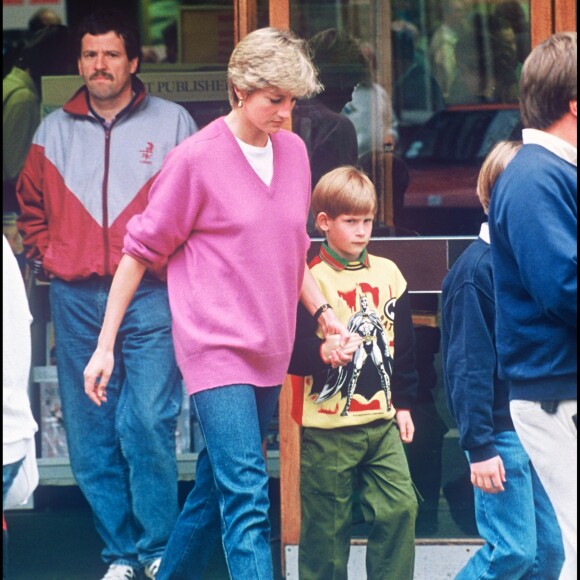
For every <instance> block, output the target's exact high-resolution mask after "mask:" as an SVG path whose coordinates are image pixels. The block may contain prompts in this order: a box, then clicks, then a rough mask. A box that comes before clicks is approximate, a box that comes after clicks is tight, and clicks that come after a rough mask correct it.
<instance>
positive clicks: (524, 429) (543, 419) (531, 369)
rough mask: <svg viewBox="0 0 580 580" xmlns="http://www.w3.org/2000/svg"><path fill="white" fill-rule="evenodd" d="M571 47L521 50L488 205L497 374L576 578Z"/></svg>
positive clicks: (567, 43)
mask: <svg viewBox="0 0 580 580" xmlns="http://www.w3.org/2000/svg"><path fill="white" fill-rule="evenodd" d="M577 55H578V48H577V34H576V32H569V33H557V34H554V35H552V36H551V37H550V38H549V39H548V40H546V41H545V42H543V43H542V44H540V45H538V46H537V47H536V48H535V49H534V50H533V51H532V52H531V54H530V56H529V57H528V58H527V59H526V62H525V63H524V67H523V70H522V76H521V80H520V110H521V117H522V122H523V124H524V127H525V128H524V131H523V142H524V145H523V147H522V149H521V150H520V151H519V152H518V154H517V155H516V156H515V158H514V159H513V161H512V162H511V163H510V164H509V166H508V167H507V168H506V170H505V171H504V173H503V174H502V175H501V177H500V178H499V179H498V182H497V184H496V187H495V189H494V192H493V197H492V200H491V205H490V211H489V228H490V236H491V258H492V266H493V272H494V280H495V296H496V306H497V314H496V316H497V317H496V346H497V353H498V362H499V376H500V378H502V379H503V380H506V381H507V382H508V384H509V393H510V411H511V415H512V418H513V421H514V425H515V428H516V431H517V433H518V435H519V437H520V439H521V441H522V444H523V445H524V447H525V449H526V451H527V452H528V454H529V456H530V458H531V460H532V463H533V465H534V467H535V468H536V470H537V472H538V475H539V477H540V479H541V481H542V483H543V485H544V487H545V489H546V492H547V493H548V496H549V497H550V500H551V502H552V505H553V506H554V509H555V511H556V515H557V517H558V522H559V524H560V528H561V530H562V536H563V540H564V549H565V553H566V560H565V563H564V567H563V569H562V575H561V576H560V579H561V580H568V579H572V578H577V544H576V542H577V515H576V513H577V510H576V502H577V481H578V477H577V450H578V443H577V427H576V416H577V407H578V402H577V398H578V394H577V393H578V390H577V378H578V366H577V338H576V335H577V328H576V327H577V312H578V309H577V296H578V279H577V267H578V260H577V248H576V245H577V226H578V193H577V182H578V176H577V152H578V149H577V147H578V125H577V121H578V100H577V86H576V85H577V62H578V57H577Z"/></svg>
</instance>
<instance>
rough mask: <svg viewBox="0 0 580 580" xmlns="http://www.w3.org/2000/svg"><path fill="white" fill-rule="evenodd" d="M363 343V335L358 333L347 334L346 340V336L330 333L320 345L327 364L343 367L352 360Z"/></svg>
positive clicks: (323, 358)
mask: <svg viewBox="0 0 580 580" xmlns="http://www.w3.org/2000/svg"><path fill="white" fill-rule="evenodd" d="M361 344H362V337H361V336H360V335H359V334H356V333H353V334H347V336H346V342H345V338H344V336H342V335H340V334H330V335H328V336H327V337H326V339H325V340H324V342H323V343H322V345H321V346H320V356H321V357H322V360H323V361H324V362H325V363H326V364H330V365H332V368H336V367H341V366H344V365H346V364H348V363H349V362H350V361H351V360H352V357H353V356H354V353H355V352H356V351H357V349H358V347H359V346H360V345H361Z"/></svg>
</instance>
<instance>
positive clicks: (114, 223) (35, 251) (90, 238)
mask: <svg viewBox="0 0 580 580" xmlns="http://www.w3.org/2000/svg"><path fill="white" fill-rule="evenodd" d="M133 90H134V92H135V96H134V98H133V100H132V101H131V103H130V104H129V105H128V106H127V108H126V109H124V110H123V111H122V112H120V113H119V114H118V115H117V117H116V118H115V120H114V121H113V122H112V123H110V124H109V125H107V124H106V123H105V122H104V120H103V119H99V118H98V117H97V116H96V115H95V114H94V113H93V112H92V111H91V109H90V108H89V104H88V93H87V90H86V88H85V87H82V88H81V89H79V90H78V91H77V92H76V93H75V95H74V96H73V97H72V98H71V99H70V100H69V101H68V102H67V103H66V104H65V105H64V107H63V108H62V109H58V110H56V111H54V112H53V113H51V114H49V115H48V116H47V117H46V118H45V119H44V120H43V121H42V123H41V125H40V127H39V128H38V130H37V131H36V133H35V135H34V139H33V141H32V145H31V147H30V151H29V153H28V156H27V159H26V162H25V164H24V168H23V170H22V172H21V174H20V178H19V180H18V184H17V196H18V202H19V204H20V210H21V214H20V216H19V218H18V227H19V230H20V232H21V234H22V237H23V241H24V245H25V248H26V251H27V258H28V259H29V260H31V261H33V262H35V263H36V264H37V265H41V266H42V268H43V269H44V270H45V271H46V272H48V273H49V274H52V275H54V276H56V277H58V278H62V279H63V280H67V281H72V280H81V279H85V278H88V277H90V276H92V275H97V276H111V275H113V274H114V273H115V270H116V268H117V266H118V264H119V261H120V259H121V250H122V247H123V237H124V235H125V227H126V225H127V222H128V221H129V219H130V218H131V217H133V216H134V215H135V214H137V213H141V212H142V211H143V209H144V208H145V206H146V204H147V200H148V193H149V189H150V187H151V184H152V182H153V180H154V179H155V177H156V176H157V173H158V172H159V170H160V169H161V165H162V163H163V160H164V158H165V156H166V155H167V153H168V152H169V151H170V150H171V149H173V148H174V147H175V146H176V145H178V144H179V143H180V142H181V141H183V140H184V139H185V138H187V137H188V136H190V135H192V134H193V133H194V132H195V131H196V130H197V127H196V125H195V122H194V120H193V119H192V117H191V115H190V114H189V113H188V112H187V110H186V109H185V108H183V107H181V106H180V105H178V104H176V103H172V102H169V101H166V100H164V99H160V98H158V97H153V96H150V95H147V93H146V91H145V87H144V85H143V84H142V83H141V81H139V80H138V79H136V78H134V79H133ZM186 194H187V192H184V195H186ZM158 274H159V273H158Z"/></svg>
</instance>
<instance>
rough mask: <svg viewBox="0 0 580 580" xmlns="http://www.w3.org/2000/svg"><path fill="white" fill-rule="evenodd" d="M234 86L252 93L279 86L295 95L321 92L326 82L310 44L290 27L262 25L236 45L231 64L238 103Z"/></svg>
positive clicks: (231, 91) (231, 85)
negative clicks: (310, 51) (287, 28)
mask: <svg viewBox="0 0 580 580" xmlns="http://www.w3.org/2000/svg"><path fill="white" fill-rule="evenodd" d="M234 87H235V88H237V89H238V90H240V91H244V92H248V93H251V92H253V91H255V90H257V89H265V88H270V87H276V88H278V89H280V90H282V91H288V92H290V93H291V94H292V95H293V96H294V97H297V98H305V97H311V96H313V95H315V94H318V93H319V92H320V91H321V90H322V89H323V87H322V84H321V83H320V82H319V81H318V78H317V71H316V68H315V67H314V65H313V64H312V61H311V59H310V54H309V52H308V48H307V44H306V42H305V41H304V40H301V39H300V38H298V37H297V36H296V35H295V34H294V33H293V32H291V31H289V30H280V29H278V28H273V27H268V28H259V29H258V30H254V31H253V32H250V34H248V35H247V36H245V37H244V38H243V39H242V40H241V41H240V42H239V43H238V45H237V46H236V48H234V51H233V52H232V55H231V57H230V62H229V64H228V94H229V99H230V104H231V106H232V107H235V106H236V105H237V104H238V100H239V99H238V96H237V95H236V93H235V90H234Z"/></svg>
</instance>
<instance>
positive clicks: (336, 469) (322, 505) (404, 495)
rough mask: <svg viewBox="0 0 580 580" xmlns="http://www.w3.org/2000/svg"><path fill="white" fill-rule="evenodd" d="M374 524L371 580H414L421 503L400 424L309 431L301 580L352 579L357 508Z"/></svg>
mask: <svg viewBox="0 0 580 580" xmlns="http://www.w3.org/2000/svg"><path fill="white" fill-rule="evenodd" d="M356 495H358V497H359V500H360V507H361V509H362V513H363V515H364V518H365V522H366V523H367V524H368V527H369V533H368V538H367V551H366V568H367V578H368V580H385V579H387V578H390V579H392V580H412V579H413V571H414V563H415V519H416V517H417V507H418V506H417V496H416V493H415V489H414V487H413V484H412V482H411V476H410V474H409V467H408V465H407V459H406V456H405V451H404V449H403V444H402V443H401V439H400V437H399V431H398V429H397V426H396V423H395V421H394V420H391V421H375V422H373V423H370V424H368V425H362V426H357V427H345V428H343V429H313V428H304V429H303V431H302V447H301V466H300V496H301V509H302V524H301V526H302V528H301V537H300V552H299V575H300V579H301V580H347V563H348V556H349V551H350V537H351V527H352V513H353V502H354V500H355V497H356Z"/></svg>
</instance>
